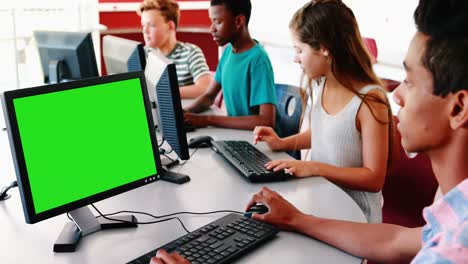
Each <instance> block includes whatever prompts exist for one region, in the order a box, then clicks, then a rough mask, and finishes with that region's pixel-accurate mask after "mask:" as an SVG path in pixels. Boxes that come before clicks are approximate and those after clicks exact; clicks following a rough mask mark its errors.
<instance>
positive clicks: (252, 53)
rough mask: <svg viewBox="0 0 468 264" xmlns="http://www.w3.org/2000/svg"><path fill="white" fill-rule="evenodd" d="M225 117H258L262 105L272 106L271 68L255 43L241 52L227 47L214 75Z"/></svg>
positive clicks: (273, 102) (265, 56) (261, 50)
mask: <svg viewBox="0 0 468 264" xmlns="http://www.w3.org/2000/svg"><path fill="white" fill-rule="evenodd" d="M215 80H216V82H218V83H220V84H221V86H222V91H223V98H224V102H225V104H226V110H227V113H228V115H229V116H247V115H258V114H259V112H258V110H259V106H260V105H262V104H275V103H276V95H275V90H274V89H275V88H274V87H275V82H274V78H273V69H272V67H271V63H270V60H269V58H268V55H267V54H266V52H265V50H264V49H263V48H262V47H261V46H260V45H259V44H258V43H257V44H255V46H254V47H253V48H251V49H249V50H247V51H244V52H242V53H234V52H233V51H232V45H231V44H228V45H227V47H226V49H225V51H224V53H223V56H222V57H221V59H220V61H219V64H218V68H217V69H216V75H215Z"/></svg>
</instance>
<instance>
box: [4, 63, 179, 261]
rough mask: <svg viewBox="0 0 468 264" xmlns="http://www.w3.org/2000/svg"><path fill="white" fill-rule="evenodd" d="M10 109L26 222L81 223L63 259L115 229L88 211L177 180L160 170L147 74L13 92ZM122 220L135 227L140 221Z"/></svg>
mask: <svg viewBox="0 0 468 264" xmlns="http://www.w3.org/2000/svg"><path fill="white" fill-rule="evenodd" d="M2 105H3V106H4V112H5V120H6V121H7V124H8V126H7V130H8V135H9V138H10V146H11V150H12V155H13V160H14V164H15V169H16V175H17V181H18V186H19V189H20V194H21V200H22V204H23V210H24V215H25V218H26V222H27V223H31V224H32V223H37V222H39V221H42V220H45V219H48V218H51V217H54V216H57V215H60V214H63V213H70V216H71V217H72V218H73V221H74V223H76V226H75V224H72V225H68V226H67V228H66V229H64V233H63V234H62V235H61V236H60V237H59V239H58V241H57V243H56V244H55V246H54V250H55V251H59V252H61V251H73V250H74V247H75V246H76V243H77V240H79V238H80V237H81V236H83V235H86V234H89V233H92V232H95V231H98V230H99V229H101V228H108V227H109V226H106V225H103V224H102V223H100V222H98V221H97V220H96V218H95V216H94V215H93V214H92V213H91V211H90V210H89V209H88V208H87V205H89V204H92V203H94V202H97V201H100V200H103V199H106V198H108V197H111V196H114V195H117V194H120V193H123V192H125V191H128V190H131V189H134V188H137V187H140V186H143V185H146V184H149V183H152V182H154V181H156V180H158V179H160V178H161V177H164V176H165V175H166V174H169V175H171V173H170V172H166V171H165V170H164V169H163V168H162V166H161V163H160V159H159V153H158V145H157V139H156V134H155V131H154V124H153V120H152V117H151V108H150V104H149V100H148V94H147V89H146V82H145V79H144V75H143V72H132V73H125V74H118V75H111V76H106V77H100V78H91V79H84V80H80V81H74V82H65V83H60V84H52V85H46V86H41V87H36V88H28V89H20V90H15V91H7V92H5V93H4V94H3V96H2ZM116 106H118V107H116ZM113 218H114V217H113ZM120 219H121V220H124V221H122V223H121V224H122V225H124V226H135V224H134V222H135V218H134V217H133V216H128V217H122V218H120ZM69 224H70V223H69ZM117 224H118V223H116V222H113V223H112V225H111V226H115V225H117ZM62 240H66V241H67V242H63V241H62ZM69 240H71V241H69Z"/></svg>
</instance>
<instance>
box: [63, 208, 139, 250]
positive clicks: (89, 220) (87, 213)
mask: <svg viewBox="0 0 468 264" xmlns="http://www.w3.org/2000/svg"><path fill="white" fill-rule="evenodd" d="M70 217H71V218H72V219H73V222H68V223H66V224H65V226H64V227H63V230H62V232H61V233H60V235H59V237H58V238H57V241H55V244H54V252H74V251H75V249H76V247H77V246H78V243H79V242H80V239H81V237H83V236H86V235H89V234H92V233H94V232H97V231H99V230H102V229H113V228H126V227H137V219H136V217H135V216H133V215H124V216H112V219H116V220H119V221H111V220H107V219H101V218H100V219H98V218H96V216H94V215H93V213H92V212H91V210H89V208H88V207H87V206H85V207H81V208H78V209H75V210H73V211H70ZM120 221H122V222H120Z"/></svg>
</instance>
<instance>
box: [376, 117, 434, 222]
mask: <svg viewBox="0 0 468 264" xmlns="http://www.w3.org/2000/svg"><path fill="white" fill-rule="evenodd" d="M394 124H395V126H394V127H396V124H398V118H396V117H394ZM392 151H393V155H392V165H391V166H390V168H389V169H388V170H387V177H386V179H385V184H384V187H383V190H382V193H383V197H384V206H383V209H382V210H383V222H385V223H392V224H399V225H404V226H408V227H417V226H422V225H424V219H423V218H422V209H423V208H424V207H426V206H428V205H430V204H432V202H433V200H434V195H435V192H436V190H437V186H438V183H437V180H436V178H435V176H434V172H433V171H432V166H431V161H430V160H429V158H428V157H427V156H426V155H425V154H417V155H416V156H415V157H413V158H410V157H408V155H407V154H406V152H405V150H404V149H403V147H402V146H401V136H400V133H399V132H398V131H397V130H395V134H394V144H393V149H392Z"/></svg>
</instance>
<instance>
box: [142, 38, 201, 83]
mask: <svg viewBox="0 0 468 264" xmlns="http://www.w3.org/2000/svg"><path fill="white" fill-rule="evenodd" d="M151 49H152V48H150V47H145V52H146V56H148V52H149V51H150V50H151ZM166 57H167V58H168V59H170V60H172V61H173V62H174V64H175V65H176V71H177V80H178V82H179V87H180V86H186V85H192V84H194V83H195V81H196V80H197V79H198V78H200V77H201V76H203V75H205V74H209V73H210V69H209V68H208V64H206V59H205V55H203V52H202V50H201V49H200V48H199V47H198V46H197V45H194V44H191V43H186V42H180V41H177V44H176V47H175V48H174V50H173V51H172V52H171V53H170V54H169V55H167V56H166Z"/></svg>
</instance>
